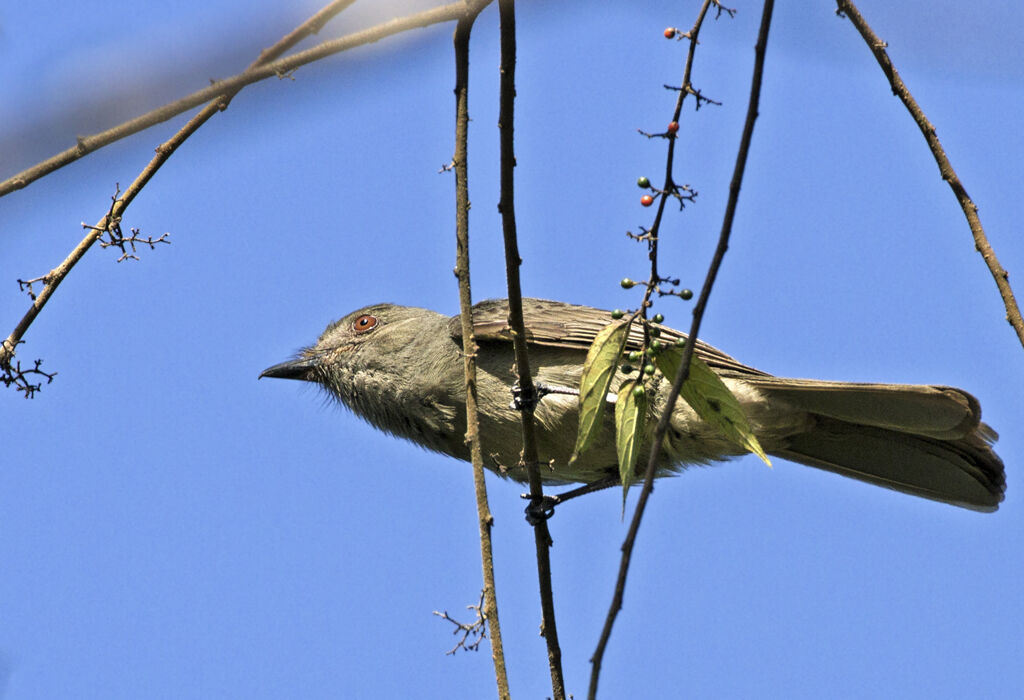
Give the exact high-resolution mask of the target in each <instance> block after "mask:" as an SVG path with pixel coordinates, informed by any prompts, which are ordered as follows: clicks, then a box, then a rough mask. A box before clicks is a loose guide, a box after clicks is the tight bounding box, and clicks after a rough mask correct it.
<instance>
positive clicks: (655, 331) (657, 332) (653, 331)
mask: <svg viewBox="0 0 1024 700" xmlns="http://www.w3.org/2000/svg"><path fill="white" fill-rule="evenodd" d="M647 332H648V333H650V334H651V337H652V338H660V337H661V329H660V328H651V329H650V330H648V331H647Z"/></svg>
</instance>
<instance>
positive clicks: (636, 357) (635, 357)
mask: <svg viewBox="0 0 1024 700" xmlns="http://www.w3.org/2000/svg"><path fill="white" fill-rule="evenodd" d="M626 357H628V358H629V361H630V362H639V361H640V358H641V357H643V356H642V355H641V354H640V353H639V352H637V351H636V350H632V351H630V353H629V355H627V356H626Z"/></svg>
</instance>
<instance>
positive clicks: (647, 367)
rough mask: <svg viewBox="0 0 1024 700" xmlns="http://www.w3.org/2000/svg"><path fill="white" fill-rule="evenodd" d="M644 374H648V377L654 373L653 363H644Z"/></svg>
mask: <svg viewBox="0 0 1024 700" xmlns="http://www.w3.org/2000/svg"><path fill="white" fill-rule="evenodd" d="M644 374H646V375H647V376H648V377H649V376H651V375H652V374H654V365H652V364H647V365H644Z"/></svg>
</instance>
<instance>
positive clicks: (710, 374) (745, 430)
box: [654, 346, 772, 467]
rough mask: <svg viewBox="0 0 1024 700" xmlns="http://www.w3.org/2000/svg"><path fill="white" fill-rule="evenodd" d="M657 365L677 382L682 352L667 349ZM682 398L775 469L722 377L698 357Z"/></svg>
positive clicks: (744, 447)
mask: <svg viewBox="0 0 1024 700" xmlns="http://www.w3.org/2000/svg"><path fill="white" fill-rule="evenodd" d="M654 361H655V363H656V364H657V365H658V369H660V370H661V373H662V374H664V375H665V378H666V379H667V380H668V381H670V382H675V380H676V375H678V374H679V368H680V366H681V365H682V363H683V350H682V348H678V347H675V346H672V347H667V348H665V349H664V350H663V351H662V352H661V353H659V354H658V355H657V356H655V358H654ZM679 395H680V396H682V397H683V399H685V401H686V403H688V404H690V406H691V407H692V408H693V410H694V411H696V412H697V415H698V416H700V418H701V420H703V421H704V422H705V423H710V424H711V425H713V426H715V427H716V428H718V429H719V430H720V431H722V434H724V435H725V436H726V437H727V438H729V439H730V440H732V441H733V442H735V443H736V444H737V445H739V446H740V447H742V448H743V449H745V450H747V451H749V452H753V453H754V454H756V455H757V456H758V457H760V458H761V459H762V461H764V463H765V464H767V465H768V466H769V467H770V466H772V463H771V462H769V461H768V455H766V454H765V453H764V449H762V447H761V443H759V442H758V441H757V436H755V435H754V431H753V430H752V429H751V428H750V423H748V422H747V417H746V416H745V415H744V413H743V408H742V407H741V406H740V402H739V401H737V400H736V397H735V396H733V393H732V392H731V391H729V387H728V386H726V385H725V382H723V381H722V379H721V377H719V376H718V375H717V374H716V373H715V371H714V370H713V369H711V368H710V367H708V366H707V363H705V362H704V360H702V359H700V358H699V357H697V356H696V355H694V356H693V357H692V358H691V359H690V373H689V375H688V376H687V377H686V381H685V382H683V387H682V389H681V390H680V392H679Z"/></svg>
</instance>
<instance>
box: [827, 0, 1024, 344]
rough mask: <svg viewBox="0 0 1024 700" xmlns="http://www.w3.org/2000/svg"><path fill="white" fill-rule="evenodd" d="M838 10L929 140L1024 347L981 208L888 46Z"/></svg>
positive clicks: (843, 0) (840, 1)
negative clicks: (911, 91) (869, 50)
mask: <svg viewBox="0 0 1024 700" xmlns="http://www.w3.org/2000/svg"><path fill="white" fill-rule="evenodd" d="M836 7H837V9H836V14H838V15H840V16H843V15H845V16H846V17H848V18H849V20H850V21H851V22H853V26H854V27H856V28H857V31H858V32H860V35H861V36H862V37H863V38H864V41H865V43H867V45H868V48H869V49H871V53H872V54H874V56H875V60H876V61H878V65H879V66H881V68H882V72H883V73H885V77H886V78H888V79H889V85H890V86H891V87H892V94H894V95H896V97H898V98H900V100H901V101H902V102H903V104H904V106H906V108H907V111H909V112H910V115H911V116H912V117H913V118H914V121H915V122H917V128H918V129H920V130H921V133H922V134H923V135H924V139H925V141H927V142H928V148H929V149H931V152H932V156H934V158H935V162H936V163H937V164H938V166H939V174H940V175H941V176H942V179H943V180H945V181H946V182H947V183H948V184H949V187H950V189H952V190H953V194H954V196H956V200H957V202H959V203H960V208H961V209H963V212H964V216H965V217H967V224H968V225H969V226H970V227H971V235H972V236H974V247H975V249H976V250H977V251H978V252H979V253H981V257H982V259H983V260H984V261H985V265H986V266H987V267H988V271H989V272H990V273H991V274H992V279H994V280H995V281H996V287H998V288H999V295H1000V296H1001V297H1002V298H1003V306H1005V307H1006V320H1007V321H1008V322H1009V323H1010V325H1011V326H1013V329H1014V330H1015V331H1016V332H1017V339H1018V340H1019V341H1020V343H1021V345H1024V319H1022V318H1021V313H1020V307H1018V306H1017V299H1016V298H1015V297H1014V295H1013V288H1011V287H1010V279H1009V273H1008V272H1007V271H1006V270H1005V269H1004V268H1003V266H1002V265H1001V264H1000V263H999V258H997V257H996V253H995V251H994V250H992V246H991V244H989V242H988V236H986V235H985V229H984V228H982V226H981V218H980V217H979V216H978V207H977V206H976V205H975V204H974V202H973V201H972V200H971V198H970V197H969V196H968V195H967V189H966V188H965V187H964V186H963V183H962V182H960V177H959V176H958V175H957V174H956V171H955V170H954V169H953V164H952V163H950V162H949V158H947V157H946V151H945V150H944V149H943V148H942V144H941V143H940V142H939V137H938V134H936V133H935V127H934V126H933V125H932V123H931V122H930V121H928V117H926V116H925V114H924V111H923V110H922V109H921V106H920V105H919V104H917V100H915V99H914V96H913V95H911V94H910V90H909V89H908V88H907V86H906V84H905V83H904V82H903V79H902V78H901V77H900V74H899V73H897V72H896V67H895V66H894V65H893V64H892V60H891V59H890V58H889V54H888V52H886V50H885V48H886V46H888V44H886V43H885V42H884V41H882V40H881V39H879V38H878V36H877V35H876V34H875V33H874V32H873V31H872V30H871V27H869V26H868V23H867V21H866V20H865V19H864V17H863V16H861V14H860V11H859V10H858V9H857V6H856V5H854V4H853V3H852V2H851V1H850V0H836Z"/></svg>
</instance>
